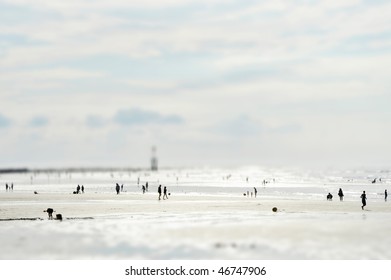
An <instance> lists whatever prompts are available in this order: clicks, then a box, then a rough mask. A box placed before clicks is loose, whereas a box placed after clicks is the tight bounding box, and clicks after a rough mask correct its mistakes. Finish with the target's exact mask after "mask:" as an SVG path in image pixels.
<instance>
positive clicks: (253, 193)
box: [243, 187, 258, 198]
mask: <svg viewBox="0 0 391 280" xmlns="http://www.w3.org/2000/svg"><path fill="white" fill-rule="evenodd" d="M257 194H258V190H257V188H256V187H254V192H250V191H247V197H250V195H251V197H253V195H254V197H255V198H257ZM243 195H244V196H246V193H244V194H243Z"/></svg>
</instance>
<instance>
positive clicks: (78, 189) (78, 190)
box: [76, 185, 80, 194]
mask: <svg viewBox="0 0 391 280" xmlns="http://www.w3.org/2000/svg"><path fill="white" fill-rule="evenodd" d="M76 193H77V194H79V193H80V185H77V188H76Z"/></svg>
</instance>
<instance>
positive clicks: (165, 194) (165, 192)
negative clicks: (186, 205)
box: [163, 186, 168, 199]
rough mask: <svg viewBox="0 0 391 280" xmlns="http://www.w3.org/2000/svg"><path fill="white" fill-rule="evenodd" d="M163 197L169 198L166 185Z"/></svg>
mask: <svg viewBox="0 0 391 280" xmlns="http://www.w3.org/2000/svg"><path fill="white" fill-rule="evenodd" d="M163 199H168V196H167V187H166V186H164V190H163Z"/></svg>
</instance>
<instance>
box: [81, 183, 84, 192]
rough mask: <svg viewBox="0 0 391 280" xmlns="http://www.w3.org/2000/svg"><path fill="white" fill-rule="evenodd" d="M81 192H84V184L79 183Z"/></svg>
mask: <svg viewBox="0 0 391 280" xmlns="http://www.w3.org/2000/svg"><path fill="white" fill-rule="evenodd" d="M81 192H82V193H84V186H83V185H81Z"/></svg>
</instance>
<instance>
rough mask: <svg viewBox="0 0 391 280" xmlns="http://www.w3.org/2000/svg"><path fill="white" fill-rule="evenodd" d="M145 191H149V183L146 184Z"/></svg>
mask: <svg viewBox="0 0 391 280" xmlns="http://www.w3.org/2000/svg"><path fill="white" fill-rule="evenodd" d="M145 191H148V182H146V183H145Z"/></svg>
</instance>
